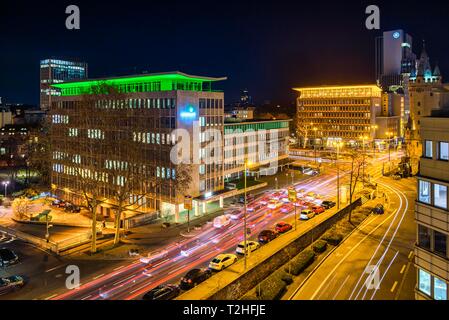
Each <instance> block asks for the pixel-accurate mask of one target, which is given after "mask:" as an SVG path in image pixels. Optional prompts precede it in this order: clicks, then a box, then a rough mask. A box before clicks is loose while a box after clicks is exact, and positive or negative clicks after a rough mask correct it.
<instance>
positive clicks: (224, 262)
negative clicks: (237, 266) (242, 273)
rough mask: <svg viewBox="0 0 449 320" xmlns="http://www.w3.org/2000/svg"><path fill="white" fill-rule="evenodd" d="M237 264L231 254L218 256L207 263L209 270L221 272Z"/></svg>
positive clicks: (233, 255)
mask: <svg viewBox="0 0 449 320" xmlns="http://www.w3.org/2000/svg"><path fill="white" fill-rule="evenodd" d="M236 262H237V256H236V255H235V254H232V253H224V254H219V255H218V256H216V257H215V258H213V259H212V261H211V262H210V263H209V269H212V270H216V271H221V270H223V269H224V268H227V267H229V266H230V265H232V264H234V263H236Z"/></svg>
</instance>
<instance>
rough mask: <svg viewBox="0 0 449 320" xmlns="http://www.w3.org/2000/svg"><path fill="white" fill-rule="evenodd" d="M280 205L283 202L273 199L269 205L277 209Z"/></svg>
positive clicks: (270, 207)
mask: <svg viewBox="0 0 449 320" xmlns="http://www.w3.org/2000/svg"><path fill="white" fill-rule="evenodd" d="M280 206H282V202H279V201H278V200H275V199H272V200H270V201H269V202H268V204H267V207H268V208H269V209H277V208H279V207H280Z"/></svg>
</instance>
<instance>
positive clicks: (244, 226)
mask: <svg viewBox="0 0 449 320" xmlns="http://www.w3.org/2000/svg"><path fill="white" fill-rule="evenodd" d="M249 166H251V161H249V160H246V161H245V174H244V177H245V178H244V181H245V183H244V188H243V193H244V199H245V200H244V202H243V203H244V215H243V245H244V247H245V251H244V253H245V258H244V267H243V270H244V271H246V266H247V257H248V246H247V239H246V238H247V237H246V232H247V230H246V228H247V227H246V214H247V206H246V175H247V171H248V168H249Z"/></svg>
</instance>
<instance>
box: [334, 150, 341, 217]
mask: <svg viewBox="0 0 449 320" xmlns="http://www.w3.org/2000/svg"><path fill="white" fill-rule="evenodd" d="M342 145H343V143H342V142H337V143H336V147H337V157H336V159H335V163H336V167H337V210H340V166H339V164H338V156H339V153H340V147H341V146H342Z"/></svg>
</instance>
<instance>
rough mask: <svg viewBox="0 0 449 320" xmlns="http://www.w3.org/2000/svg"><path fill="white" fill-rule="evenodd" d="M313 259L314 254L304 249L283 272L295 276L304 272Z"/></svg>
mask: <svg viewBox="0 0 449 320" xmlns="http://www.w3.org/2000/svg"><path fill="white" fill-rule="evenodd" d="M314 259H315V253H314V252H313V251H312V250H310V249H305V250H303V251H302V252H300V253H299V254H298V255H297V256H296V257H294V258H293V259H291V260H290V262H289V263H287V265H286V267H285V272H290V273H291V274H293V275H295V276H297V275H298V274H300V273H301V272H303V271H304V269H305V268H307V267H308V266H309V265H310V264H311V263H312V262H313V260H314Z"/></svg>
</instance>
